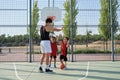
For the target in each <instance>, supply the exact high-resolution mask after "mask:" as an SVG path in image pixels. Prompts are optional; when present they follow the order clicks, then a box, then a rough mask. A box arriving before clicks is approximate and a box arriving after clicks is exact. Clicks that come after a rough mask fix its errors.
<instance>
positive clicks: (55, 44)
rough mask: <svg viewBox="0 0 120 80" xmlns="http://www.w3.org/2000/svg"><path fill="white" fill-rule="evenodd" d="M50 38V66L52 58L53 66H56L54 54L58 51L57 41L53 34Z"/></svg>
mask: <svg viewBox="0 0 120 80" xmlns="http://www.w3.org/2000/svg"><path fill="white" fill-rule="evenodd" d="M50 40H51V48H52V52H51V53H50V66H51V62H52V58H54V68H56V58H57V57H56V56H57V53H58V48H57V42H56V38H55V37H53V36H52V37H51V38H50ZM50 66H49V67H50Z"/></svg>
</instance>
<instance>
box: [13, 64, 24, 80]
mask: <svg viewBox="0 0 120 80" xmlns="http://www.w3.org/2000/svg"><path fill="white" fill-rule="evenodd" d="M13 65H14V69H15V75H16V77H17V79H19V80H23V79H22V78H20V77H19V76H18V73H17V68H16V65H15V63H13Z"/></svg>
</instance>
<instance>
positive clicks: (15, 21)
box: [0, 0, 120, 36]
mask: <svg viewBox="0 0 120 80" xmlns="http://www.w3.org/2000/svg"><path fill="white" fill-rule="evenodd" d="M64 1H65V0H55V2H54V7H58V8H60V9H61V11H62V16H61V17H62V19H61V21H59V22H54V24H55V25H58V28H59V25H63V24H64V23H63V17H64V13H65V11H64V7H63V3H64ZM118 1H119V4H120V0H118ZM28 6H29V0H0V35H1V34H6V35H10V36H13V35H22V34H27V25H28V24H29V7H28ZM38 7H39V9H40V10H41V9H43V8H44V7H48V0H39V2H38ZM50 7H53V0H50ZM77 7H78V9H79V13H78V15H77V18H76V21H77V24H78V29H77V34H86V30H87V29H88V30H91V31H92V32H93V34H98V30H97V29H98V26H97V25H98V24H99V18H100V12H99V10H100V0H77ZM90 10H92V11H90ZM39 13H40V18H39V19H41V11H40V12H39ZM117 13H118V21H119V24H120V8H119V11H118V12H117ZM38 25H44V21H41V20H40V21H39V23H38ZM56 34H57V35H58V34H62V32H57V33H56Z"/></svg>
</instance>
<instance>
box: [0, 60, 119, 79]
mask: <svg viewBox="0 0 120 80" xmlns="http://www.w3.org/2000/svg"><path fill="white" fill-rule="evenodd" d="M57 66H59V62H58V63H57ZM43 67H44V68H45V65H44V66H43ZM67 67H68V68H67V69H66V70H60V69H59V68H53V67H52V68H51V69H53V71H54V72H53V73H46V72H44V73H39V70H38V68H39V63H38V62H33V63H27V62H12V63H7V62H5V63H4V62H3V63H2V62H1V63H0V80H120V62H119V61H117V62H111V61H95V62H94V61H90V62H68V66H67Z"/></svg>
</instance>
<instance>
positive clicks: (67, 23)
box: [63, 0, 78, 37]
mask: <svg viewBox="0 0 120 80" xmlns="http://www.w3.org/2000/svg"><path fill="white" fill-rule="evenodd" d="M76 4H77V1H76V0H72V20H73V24H72V27H73V28H72V29H73V31H72V32H73V35H72V36H73V37H75V36H76V30H77V22H76V16H77V14H78V8H76ZM70 7H71V6H70V0H66V1H65V3H64V8H65V11H66V12H65V14H64V19H63V21H64V30H63V33H64V36H66V37H69V36H70Z"/></svg>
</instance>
